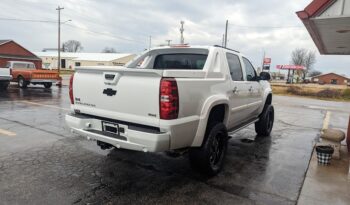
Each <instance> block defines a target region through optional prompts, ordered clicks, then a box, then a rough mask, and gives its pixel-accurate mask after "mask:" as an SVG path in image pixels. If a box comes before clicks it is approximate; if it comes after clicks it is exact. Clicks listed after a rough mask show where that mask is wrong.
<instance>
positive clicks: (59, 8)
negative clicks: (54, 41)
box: [56, 6, 64, 74]
mask: <svg viewBox="0 0 350 205" xmlns="http://www.w3.org/2000/svg"><path fill="white" fill-rule="evenodd" d="M62 9H64V8H63V7H60V6H58V7H57V8H56V10H57V11H58V46H57V48H58V49H57V50H58V60H57V61H58V63H57V69H58V74H60V71H61V10H62Z"/></svg>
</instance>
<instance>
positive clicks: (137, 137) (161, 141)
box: [66, 113, 170, 152]
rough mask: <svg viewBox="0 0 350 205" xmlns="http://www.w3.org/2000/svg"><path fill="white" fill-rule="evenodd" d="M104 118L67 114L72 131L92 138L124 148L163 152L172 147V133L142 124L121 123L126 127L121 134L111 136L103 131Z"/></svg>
mask: <svg viewBox="0 0 350 205" xmlns="http://www.w3.org/2000/svg"><path fill="white" fill-rule="evenodd" d="M103 121H104V120H101V119H96V118H92V117H91V118H90V117H88V116H85V115H79V114H73V113H72V114H67V115H66V123H67V125H68V126H69V127H70V128H71V130H72V132H74V133H77V134H79V135H81V136H86V137H88V138H90V139H94V140H98V141H102V142H105V143H109V144H111V145H113V146H115V147H117V148H124V149H130V150H136V151H143V152H162V151H167V150H169V148H170V133H168V132H158V131H152V130H149V129H147V128H144V127H142V126H140V127H137V126H135V125H133V126H128V125H124V124H119V123H118V124H119V126H120V127H123V128H124V130H125V131H124V133H123V134H121V135H120V136H113V135H112V136H111V135H110V134H109V133H108V132H103V131H102V122H103Z"/></svg>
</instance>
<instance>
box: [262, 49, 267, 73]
mask: <svg viewBox="0 0 350 205" xmlns="http://www.w3.org/2000/svg"><path fill="white" fill-rule="evenodd" d="M265 55H266V54H265V50H264V49H263V57H262V66H261V71H263V70H264V60H265Z"/></svg>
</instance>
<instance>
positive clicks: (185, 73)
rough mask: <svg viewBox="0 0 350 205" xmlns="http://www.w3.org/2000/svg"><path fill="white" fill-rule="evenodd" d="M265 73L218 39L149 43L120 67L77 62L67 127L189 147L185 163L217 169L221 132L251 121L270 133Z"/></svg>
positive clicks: (224, 135) (122, 142)
mask: <svg viewBox="0 0 350 205" xmlns="http://www.w3.org/2000/svg"><path fill="white" fill-rule="evenodd" d="M269 79H270V75H269V73H264V72H263V73H261V74H260V76H258V75H257V73H256V71H255V69H254V67H253V66H252V64H251V63H250V61H249V60H248V59H247V58H246V57H244V56H243V55H242V54H240V53H239V52H237V51H234V50H230V49H226V48H222V47H219V46H187V45H181V46H170V47H160V48H154V49H151V50H149V51H146V52H144V53H143V54H141V55H140V56H138V57H136V58H135V59H134V60H133V61H131V62H130V63H128V64H127V65H125V67H78V68H76V72H75V74H74V75H73V76H72V77H71V79H70V87H69V95H70V100H71V110H72V113H70V114H68V115H66V122H67V124H68V126H69V127H70V128H71V131H72V132H73V133H77V134H79V135H81V136H85V137H87V138H88V139H93V140H96V141H97V144H98V145H99V146H100V147H101V148H102V149H108V148H112V147H116V148H123V149H130V150H137V151H143V152H160V151H181V152H184V150H188V151H189V158H190V161H191V164H192V165H193V167H194V168H196V169H197V170H199V171H201V172H204V173H206V174H209V175H215V174H217V173H218V172H219V171H220V169H221V167H222V164H223V160H224V157H225V154H226V150H227V144H228V132H234V131H238V130H240V129H242V128H244V127H246V126H248V125H250V124H252V123H255V130H256V132H257V134H258V135H260V136H269V135H270V132H271V129H272V126H273V122H274V109H273V106H272V105H271V103H272V93H271V88H270V84H269V82H268V80H269Z"/></svg>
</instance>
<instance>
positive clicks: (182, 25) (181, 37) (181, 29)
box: [180, 21, 185, 44]
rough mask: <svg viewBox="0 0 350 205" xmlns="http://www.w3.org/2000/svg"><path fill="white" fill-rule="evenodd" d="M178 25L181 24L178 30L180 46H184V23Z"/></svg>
mask: <svg viewBox="0 0 350 205" xmlns="http://www.w3.org/2000/svg"><path fill="white" fill-rule="evenodd" d="M180 23H181V28H180V34H181V36H180V44H185V38H184V31H185V29H184V23H185V22H184V21H180Z"/></svg>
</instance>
